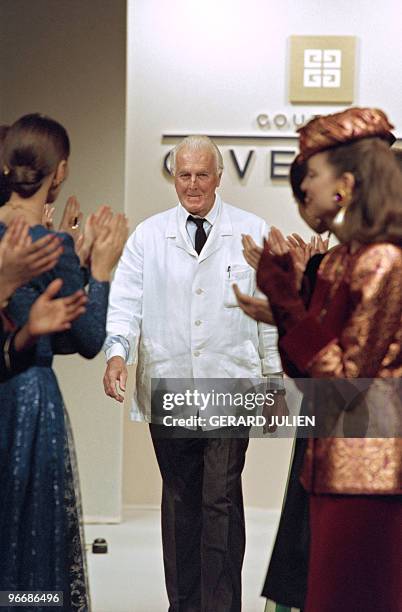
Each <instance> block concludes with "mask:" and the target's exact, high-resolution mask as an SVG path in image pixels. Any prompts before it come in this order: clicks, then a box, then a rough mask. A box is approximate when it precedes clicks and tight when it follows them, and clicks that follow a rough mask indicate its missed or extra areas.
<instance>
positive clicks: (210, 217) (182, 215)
mask: <svg viewBox="0 0 402 612" xmlns="http://www.w3.org/2000/svg"><path fill="white" fill-rule="evenodd" d="M221 206H222V200H221V198H220V197H219V195H218V194H217V193H216V194H215V202H214V205H213V206H212V208H211V210H210V211H209V213H208V214H207V216H206V217H204V219H205V220H206V221H208V223H210V224H211V225H213V224H214V223H215V221H216V219H217V217H218V214H219V211H220V209H221ZM189 214H190V213H189V212H188V211H187V210H186V209H185V208H184V206H182V205H181V203H180V202H179V219H180V222H181V223H183V224H184V225H185V224H186V222H187V219H188V215H189ZM195 216H196V215H195Z"/></svg>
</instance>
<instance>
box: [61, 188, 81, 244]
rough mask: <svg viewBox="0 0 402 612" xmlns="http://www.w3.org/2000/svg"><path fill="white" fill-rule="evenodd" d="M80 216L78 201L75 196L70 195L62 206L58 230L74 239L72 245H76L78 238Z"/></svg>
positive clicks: (79, 233) (79, 234)
mask: <svg viewBox="0 0 402 612" xmlns="http://www.w3.org/2000/svg"><path fill="white" fill-rule="evenodd" d="M82 216H83V215H82V212H81V206H80V203H79V202H78V200H77V198H76V197H75V196H70V197H69V198H68V200H67V202H66V205H65V207H64V211H63V216H62V219H61V223H60V225H59V232H65V233H66V234H69V235H70V236H71V238H72V239H73V240H74V245H77V242H78V240H80V236H81V232H80V225H81V221H82Z"/></svg>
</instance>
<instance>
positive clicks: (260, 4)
mask: <svg viewBox="0 0 402 612" xmlns="http://www.w3.org/2000/svg"><path fill="white" fill-rule="evenodd" d="M293 34H299V35H330V34H332V35H354V36H357V37H358V46H357V65H356V67H357V71H356V73H357V80H356V97H355V101H354V103H355V104H356V105H362V106H366V105H367V106H370V105H371V106H379V107H380V108H383V109H384V110H386V112H387V113H388V114H389V116H390V118H391V120H392V121H393V122H394V123H395V125H396V126H397V129H398V130H399V131H401V128H402V107H401V99H402V91H401V78H400V57H401V42H400V41H401V37H400V3H399V1H397V0H385V1H384V2H382V3H381V5H378V4H373V2H371V0H353V1H351V0H339V1H338V2H336V3H334V2H332V1H330V0H321V1H318V0H303V1H300V0H281V1H280V2H279V1H278V0H277V1H274V0H248V2H244V0H202V1H201V0H169V2H164V1H163V0H129V1H128V61H127V70H128V76H127V134H128V138H127V158H126V163H127V193H126V196H127V197H126V211H127V213H128V215H129V216H130V219H131V221H132V223H133V224H137V223H138V222H139V221H140V220H142V219H143V218H145V217H147V216H149V215H151V214H153V213H155V212H159V211H161V210H163V209H165V208H168V207H169V206H171V205H173V204H174V203H175V201H176V197H175V193H174V189H173V187H172V186H171V184H170V183H169V181H168V180H167V178H166V176H164V174H163V172H162V170H161V164H162V159H163V156H164V155H165V153H166V152H167V151H168V150H169V149H170V148H171V146H172V144H174V143H175V141H174V140H171V141H168V142H165V141H164V142H163V143H162V140H161V136H162V134H164V133H183V134H188V133H200V132H201V133H207V134H210V135H213V134H225V133H230V134H233V133H236V134H260V133H262V130H261V129H260V128H259V127H258V124H257V122H256V117H257V116H258V115H259V114H260V113H267V114H269V115H270V116H273V115H275V114H276V113H279V112H285V113H286V114H293V113H294V112H296V113H297V114H298V115H300V113H304V114H305V116H306V117H308V116H310V115H312V114H314V113H325V112H332V111H336V110H340V109H341V108H342V107H336V106H306V105H297V106H296V105H295V106H292V105H291V104H289V102H288V97H287V78H288V74H287V61H288V41H289V37H290V36H291V35H293ZM291 131H293V130H291ZM217 143H218V144H219V145H220V146H221V149H222V151H223V153H224V159H225V163H226V171H225V173H224V176H223V180H222V186H221V189H220V191H221V194H222V196H223V198H224V199H225V200H226V201H229V202H231V203H233V204H235V205H237V206H240V207H243V208H245V209H247V210H250V211H253V212H256V213H257V214H260V215H261V216H263V217H265V218H266V219H267V220H268V223H270V224H274V225H277V226H278V227H279V228H281V229H282V230H284V231H285V232H287V233H289V232H291V231H299V232H300V233H301V234H302V235H304V236H306V237H307V236H309V235H310V232H309V230H308V229H307V228H306V226H305V225H304V224H303V222H302V221H301V220H300V219H299V218H298V216H297V212H296V207H295V205H294V204H293V202H292V199H291V196H290V190H289V188H288V186H287V185H286V182H284V181H282V182H281V183H275V184H273V183H272V182H271V180H270V178H269V161H270V158H269V152H270V147H271V144H272V143H266V142H263V143H261V142H260V143H258V142H254V141H253V140H249V141H240V140H237V141H236V140H234V141H232V142H231V143H230V144H231V146H232V147H233V148H234V149H235V151H236V153H237V155H238V158H239V160H240V161H244V160H245V157H246V155H247V152H248V150H249V149H250V148H253V149H256V151H257V154H256V155H255V157H254V162H253V163H252V165H251V167H250V169H249V172H248V173H247V175H246V178H245V179H244V180H243V181H239V180H238V178H237V177H236V175H235V172H234V169H233V166H232V164H231V161H230V158H229V153H228V149H229V146H228V143H227V141H224V140H219V139H218V140H217ZM280 144H281V146H286V143H285V142H283V143H280ZM127 425H128V426H127V427H126V428H125V457H126V462H125V465H126V468H125V480H124V482H125V488H124V496H125V500H126V501H128V502H130V503H138V502H140V501H141V500H148V501H149V502H150V503H153V502H155V501H157V499H156V498H155V484H156V482H157V481H154V480H153V479H154V477H155V475H156V472H155V471H154V467H155V466H154V464H153V463H152V462H151V464H149V463H148V461H147V460H145V457H149V453H150V452H151V450H150V445H149V441H148V439H147V438H146V437H144V436H146V432H144V431H143V429H142V428H141V427H139V426H136V425H132V426H131V427H130V425H129V423H127ZM289 453H290V443H289V441H287V440H271V441H267V440H255V441H253V442H252V444H251V447H250V450H249V452H248V459H247V463H246V466H247V467H246V471H245V479H244V482H245V502H246V504H248V505H254V506H265V507H276V508H278V507H279V506H280V503H281V495H282V491H283V486H284V481H285V475H286V469H287V463H288V460H289ZM141 461H142V463H146V464H147V467H146V479H147V481H146V483H143V482H141V483H139V484H140V485H141V487H142V488H141V489H140V488H138V487H137V484H136V475H137V474H138V473H137V472H134V471H130V469H131V467H132V466H138V465H139V464H140V463H141Z"/></svg>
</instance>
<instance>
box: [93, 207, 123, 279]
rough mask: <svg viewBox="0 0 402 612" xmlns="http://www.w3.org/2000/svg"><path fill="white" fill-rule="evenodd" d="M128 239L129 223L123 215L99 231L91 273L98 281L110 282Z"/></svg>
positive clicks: (95, 241)
mask: <svg viewBox="0 0 402 612" xmlns="http://www.w3.org/2000/svg"><path fill="white" fill-rule="evenodd" d="M127 237H128V221H127V218H126V216H125V215H123V214H122V213H119V214H116V215H114V216H113V217H112V220H111V221H110V222H109V223H108V224H107V225H106V224H105V225H103V226H101V227H100V228H99V229H98V230H97V232H96V237H95V240H94V243H93V246H92V251H91V273H92V276H93V277H94V278H95V279H96V280H99V281H108V280H110V275H111V273H112V270H113V268H114V267H115V265H116V264H117V262H118V261H119V259H120V256H121V254H122V251H123V247H124V244H125V243H126V240H127Z"/></svg>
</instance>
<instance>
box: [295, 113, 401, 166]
mask: <svg viewBox="0 0 402 612" xmlns="http://www.w3.org/2000/svg"><path fill="white" fill-rule="evenodd" d="M393 127H394V126H393V125H392V124H391V123H390V122H389V121H388V118H387V116H386V114H385V113H384V112H383V111H382V110H380V109H378V108H358V107H354V108H348V109H346V110H344V111H342V112H340V113H333V114H332V115H325V116H323V117H316V118H314V119H312V120H311V121H309V122H308V123H307V124H306V125H305V126H303V127H301V128H299V129H298V130H297V131H298V132H299V134H300V142H299V146H300V154H299V155H298V161H299V163H301V162H303V161H305V160H306V159H308V158H309V157H311V156H312V155H315V154H316V153H318V152H319V151H325V150H326V149H330V148H331V147H336V146H338V145H340V144H343V143H346V142H351V141H353V140H358V139H360V138H367V137H369V136H376V137H379V138H383V139H385V140H387V141H388V142H389V143H390V144H392V143H393V142H395V137H394V135H393V134H392V133H391V132H390V130H392V129H393Z"/></svg>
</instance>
